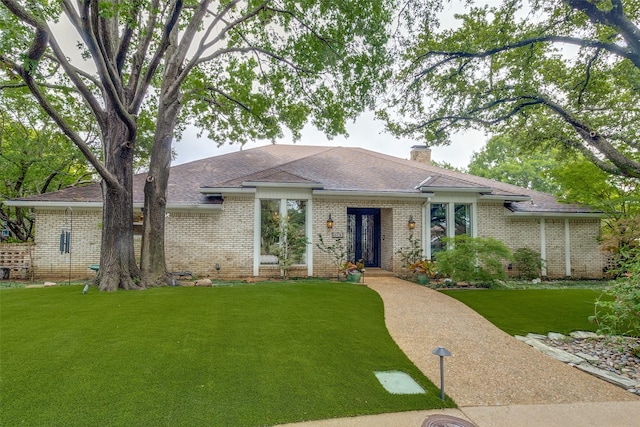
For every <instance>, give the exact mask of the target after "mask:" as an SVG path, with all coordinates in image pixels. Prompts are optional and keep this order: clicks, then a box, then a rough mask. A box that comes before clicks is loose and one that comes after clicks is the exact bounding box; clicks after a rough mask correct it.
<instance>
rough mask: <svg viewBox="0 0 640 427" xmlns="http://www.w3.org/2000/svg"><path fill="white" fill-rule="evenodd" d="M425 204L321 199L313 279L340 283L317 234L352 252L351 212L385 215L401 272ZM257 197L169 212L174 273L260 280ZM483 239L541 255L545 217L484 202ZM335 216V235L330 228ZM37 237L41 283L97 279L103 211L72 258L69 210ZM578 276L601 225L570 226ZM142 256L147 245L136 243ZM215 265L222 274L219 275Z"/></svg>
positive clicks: (560, 237)
mask: <svg viewBox="0 0 640 427" xmlns="http://www.w3.org/2000/svg"><path fill="white" fill-rule="evenodd" d="M422 203H423V202H416V201H415V200H395V201H391V200H355V199H354V200H346V199H331V198H328V197H327V198H316V199H314V200H313V206H312V219H311V221H312V225H311V228H312V235H311V236H309V237H310V239H311V242H312V244H311V247H312V248H311V249H312V251H313V275H314V276H317V277H336V274H337V271H336V269H335V267H334V265H333V264H332V261H331V257H330V256H329V255H327V254H325V253H323V252H321V251H320V250H318V249H317V248H316V246H315V245H316V243H317V242H318V235H319V234H321V235H322V236H323V238H324V239H325V242H326V243H328V244H331V243H333V242H334V241H335V238H334V237H333V235H334V233H338V235H340V233H341V234H342V236H343V239H342V240H343V242H344V243H345V247H346V236H347V209H348V208H380V212H381V215H380V220H381V235H382V236H381V238H382V240H381V259H380V263H381V267H382V268H383V269H385V270H391V271H396V272H399V271H401V268H402V265H401V263H400V259H399V256H398V255H397V251H398V250H399V249H401V248H403V247H407V246H408V245H409V241H408V238H409V236H410V233H411V231H410V230H409V228H408V226H407V222H408V220H409V217H410V216H413V219H414V220H415V222H416V227H415V229H414V230H413V233H414V235H415V236H416V237H417V238H420V236H422V220H421V217H422ZM254 211H255V199H254V196H253V195H248V196H233V197H225V202H224V207H223V209H222V210H219V211H204V210H193V211H169V216H168V218H167V219H166V234H165V237H166V242H165V250H166V260H167V268H168V269H169V271H191V272H192V273H194V274H196V275H198V276H200V277H213V278H226V279H229V278H243V277H250V276H252V275H253V253H254V224H255V221H254ZM476 211H477V215H478V220H477V235H478V236H479V237H494V238H497V239H499V240H501V241H503V242H504V243H505V244H506V245H507V246H508V247H509V248H510V249H511V250H516V249H518V248H521V247H527V248H531V249H534V250H536V251H538V252H540V239H541V225H540V221H541V220H540V219H539V218H528V217H516V216H510V215H508V211H507V209H506V208H504V207H503V206H502V204H500V203H489V202H480V203H477V205H476ZM329 214H331V217H332V218H333V220H334V227H333V229H331V230H329V229H328V228H327V226H326V222H327V218H328V217H329ZM35 218H36V238H35V246H34V248H33V272H34V275H35V277H38V278H56V277H60V278H66V277H67V275H68V274H69V258H71V272H72V276H73V277H74V278H86V277H91V276H92V275H93V272H91V270H89V269H88V268H87V267H88V266H89V265H90V264H95V263H98V262H99V259H100V238H101V223H102V215H101V211H100V210H91V209H86V210H81V209H77V210H74V212H73V231H72V241H71V256H69V254H60V248H59V238H60V231H61V229H62V228H63V226H64V210H56V209H36V210H35ZM569 227H570V241H571V254H570V255H571V267H572V269H571V274H572V276H573V277H580V278H582V277H584V278H599V277H602V268H603V266H604V265H605V263H606V257H605V254H604V253H603V252H601V251H600V249H599V245H598V243H597V238H598V237H599V232H600V223H599V220H598V219H570V220H569ZM545 239H546V259H547V275H548V276H549V277H564V276H565V220H564V219H562V218H557V219H556V218H546V219H545ZM135 245H136V253H137V254H139V250H140V248H139V246H140V238H139V237H135ZM216 264H219V265H220V270H216V268H215V266H216ZM259 271H260V273H259V274H260V276H261V277H280V271H279V269H278V268H277V267H274V266H262V267H260V270H259ZM290 275H291V276H292V277H304V276H307V268H306V266H304V267H294V268H293V269H292V270H291V272H290Z"/></svg>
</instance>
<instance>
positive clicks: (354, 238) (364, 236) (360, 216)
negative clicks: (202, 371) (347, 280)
mask: <svg viewBox="0 0 640 427" xmlns="http://www.w3.org/2000/svg"><path fill="white" fill-rule="evenodd" d="M347 256H348V259H349V261H352V262H355V261H360V260H362V262H364V265H365V267H380V209H359V208H358V209H356V208H349V209H347Z"/></svg>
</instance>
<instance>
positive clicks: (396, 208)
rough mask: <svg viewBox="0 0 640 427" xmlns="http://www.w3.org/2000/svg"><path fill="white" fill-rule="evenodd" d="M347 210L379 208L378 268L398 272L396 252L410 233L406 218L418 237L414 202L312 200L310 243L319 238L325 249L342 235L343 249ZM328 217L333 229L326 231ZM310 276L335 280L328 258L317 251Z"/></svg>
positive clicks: (418, 212)
mask: <svg viewBox="0 0 640 427" xmlns="http://www.w3.org/2000/svg"><path fill="white" fill-rule="evenodd" d="M348 208H380V222H381V229H380V234H381V242H380V243H381V250H380V252H381V253H380V264H381V267H382V268H383V269H385V270H391V271H399V268H400V267H401V266H400V259H399V257H398V255H397V254H396V252H397V251H398V249H400V248H402V247H406V246H408V244H409V241H408V238H409V235H410V233H411V231H410V230H409V227H408V225H407V223H408V221H409V216H413V219H414V220H415V221H416V228H415V229H414V230H413V232H414V233H415V235H416V236H420V234H421V232H422V231H421V230H422V227H421V223H420V218H421V212H422V207H421V203H416V202H415V201H389V200H335V199H329V198H320V199H314V201H313V213H314V215H313V242H314V247H315V243H316V242H317V241H318V235H319V234H321V235H322V238H323V239H324V241H325V243H326V244H327V245H331V244H333V243H334V242H335V240H336V238H334V237H332V236H333V235H335V234H336V233H337V234H338V235H340V234H341V235H342V236H343V239H342V242H343V243H344V246H345V248H346V241H345V239H346V236H347V209H348ZM329 214H331V218H333V221H334V226H333V228H332V229H331V230H329V229H327V225H326V224H327V218H328V217H329ZM313 272H314V275H315V276H319V277H335V275H336V271H335V267H334V265H333V264H332V262H331V257H330V256H329V255H327V254H325V253H323V252H321V251H319V250H317V249H315V250H314V255H313Z"/></svg>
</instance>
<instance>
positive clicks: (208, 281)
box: [193, 279, 213, 287]
mask: <svg viewBox="0 0 640 427" xmlns="http://www.w3.org/2000/svg"><path fill="white" fill-rule="evenodd" d="M193 284H194V286H201V287H210V286H212V285H213V284H212V282H211V279H200V280H196V281H195V282H193Z"/></svg>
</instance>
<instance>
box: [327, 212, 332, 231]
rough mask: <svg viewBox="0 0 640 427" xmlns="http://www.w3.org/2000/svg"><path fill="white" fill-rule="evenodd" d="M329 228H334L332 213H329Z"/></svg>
mask: <svg viewBox="0 0 640 427" xmlns="http://www.w3.org/2000/svg"><path fill="white" fill-rule="evenodd" d="M327 228H333V220H332V219H331V214H329V219H328V220H327Z"/></svg>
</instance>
